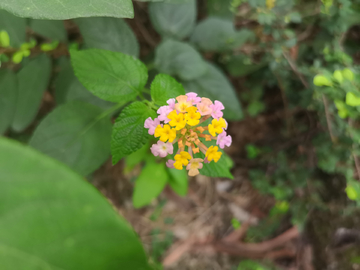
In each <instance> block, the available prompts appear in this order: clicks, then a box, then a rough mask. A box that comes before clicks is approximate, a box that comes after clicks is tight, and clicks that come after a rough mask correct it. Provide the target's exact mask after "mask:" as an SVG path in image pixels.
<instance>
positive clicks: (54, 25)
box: [30, 20, 67, 43]
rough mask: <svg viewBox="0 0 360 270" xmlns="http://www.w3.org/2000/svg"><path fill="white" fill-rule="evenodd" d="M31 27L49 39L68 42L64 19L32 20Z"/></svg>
mask: <svg viewBox="0 0 360 270" xmlns="http://www.w3.org/2000/svg"><path fill="white" fill-rule="evenodd" d="M30 28H31V29H32V30H33V31H34V32H35V33H37V34H39V35H41V36H43V37H45V38H47V39H50V40H54V41H61V42H64V43H66V42H67V32H66V30H65V26H64V22H63V21H54V20H30Z"/></svg>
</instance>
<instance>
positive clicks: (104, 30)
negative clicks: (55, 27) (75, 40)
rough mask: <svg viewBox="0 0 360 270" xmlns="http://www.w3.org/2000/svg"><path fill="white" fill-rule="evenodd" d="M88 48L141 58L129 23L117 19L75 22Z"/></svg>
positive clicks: (77, 20)
mask: <svg viewBox="0 0 360 270" xmlns="http://www.w3.org/2000/svg"><path fill="white" fill-rule="evenodd" d="M75 22H76V24H77V25H78V26H79V28H80V32H81V34H82V36H83V38H84V41H85V47H86V48H97V49H104V50H109V51H115V52H122V53H124V54H129V55H133V56H135V57H139V43H138V41H137V39H136V37H135V35H134V33H133V31H132V30H131V28H130V27H129V26H128V25H127V23H126V22H125V21H124V20H122V19H117V18H81V19H76V20H75Z"/></svg>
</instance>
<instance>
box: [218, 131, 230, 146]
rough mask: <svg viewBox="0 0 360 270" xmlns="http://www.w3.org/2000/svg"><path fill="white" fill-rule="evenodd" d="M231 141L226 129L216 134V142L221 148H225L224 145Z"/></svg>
mask: <svg viewBox="0 0 360 270" xmlns="http://www.w3.org/2000/svg"><path fill="white" fill-rule="evenodd" d="M231 143H232V139H231V136H230V135H228V136H226V131H223V132H222V133H221V134H219V135H218V137H217V140H216V144H217V145H219V146H220V148H221V149H224V148H225V145H226V146H227V147H229V146H230V145H231Z"/></svg>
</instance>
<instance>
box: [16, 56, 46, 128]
mask: <svg viewBox="0 0 360 270" xmlns="http://www.w3.org/2000/svg"><path fill="white" fill-rule="evenodd" d="M50 72H51V62H50V59H49V58H48V57H47V56H46V55H41V56H39V57H37V58H35V59H33V60H31V61H30V62H28V63H27V64H26V65H25V66H24V67H23V68H22V69H21V70H20V72H19V73H18V74H17V78H18V84H19V86H18V91H19V92H18V96H17V102H16V112H15V115H14V119H13V122H12V125H11V126H12V128H13V129H14V130H15V131H18V132H19V131H23V130H24V129H25V128H27V127H28V126H29V125H30V124H31V122H32V121H33V120H34V118H35V117H36V114H37V112H38V110H39V107H40V103H41V100H42V97H43V94H44V92H45V90H46V88H47V86H48V84H49V79H50Z"/></svg>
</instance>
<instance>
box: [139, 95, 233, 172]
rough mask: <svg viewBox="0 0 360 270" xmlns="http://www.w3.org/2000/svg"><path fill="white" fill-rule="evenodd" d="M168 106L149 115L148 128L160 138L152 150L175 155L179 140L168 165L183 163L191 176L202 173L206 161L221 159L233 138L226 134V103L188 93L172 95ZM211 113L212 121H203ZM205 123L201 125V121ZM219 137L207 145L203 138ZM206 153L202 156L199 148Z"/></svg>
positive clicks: (163, 154)
mask: <svg viewBox="0 0 360 270" xmlns="http://www.w3.org/2000/svg"><path fill="white" fill-rule="evenodd" d="M167 104H168V105H167V106H162V107H160V108H159V109H158V111H157V113H158V117H157V118H155V119H152V118H151V117H149V118H148V119H146V121H145V125H144V126H145V128H147V129H148V132H149V134H150V135H154V136H155V138H159V141H158V142H157V143H156V144H153V145H152V146H151V152H152V153H153V154H154V155H155V156H160V157H166V156H167V155H169V154H170V155H172V154H173V151H174V145H175V144H176V143H177V144H178V151H177V152H176V155H175V157H174V159H175V160H171V159H170V160H168V161H167V162H166V165H167V166H168V167H169V168H175V169H178V170H182V169H183V167H184V166H186V169H187V170H188V171H189V172H188V174H189V175H190V176H195V175H197V174H199V169H201V168H202V167H203V162H204V163H210V162H211V161H214V162H218V161H219V159H220V158H221V155H222V152H220V151H219V147H220V148H221V149H223V148H224V147H225V146H230V145H231V142H232V139H231V136H230V135H227V134H226V129H227V122H226V121H225V119H224V118H222V116H223V112H222V110H224V106H223V104H222V103H221V102H220V101H217V100H215V102H214V103H213V102H212V101H211V100H210V99H208V98H201V97H198V96H197V94H196V93H188V94H186V95H182V96H178V97H177V98H176V99H174V98H172V99H169V100H168V101H167ZM210 117H212V118H213V119H212V120H211V122H210V123H209V124H208V125H207V126H204V124H202V123H203V122H204V121H206V120H208V119H209V118H210ZM201 124H202V125H201ZM212 140H215V141H216V145H218V146H215V145H212V146H210V147H206V146H205V144H204V143H203V142H204V141H212ZM200 151H201V152H202V153H203V154H204V155H205V158H204V159H202V158H200V157H195V156H198V155H197V154H199V152H200Z"/></svg>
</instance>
